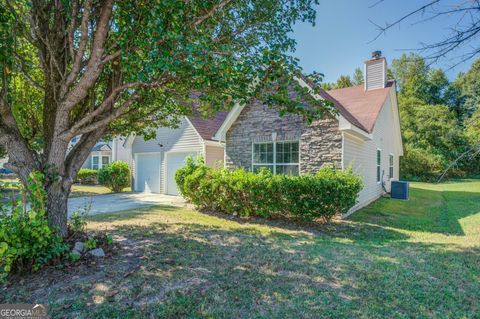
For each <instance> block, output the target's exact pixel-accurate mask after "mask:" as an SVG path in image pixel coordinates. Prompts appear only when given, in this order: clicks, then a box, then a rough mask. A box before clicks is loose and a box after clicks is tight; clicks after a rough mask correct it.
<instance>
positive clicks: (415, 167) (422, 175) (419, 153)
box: [400, 147, 447, 181]
mask: <svg viewBox="0 0 480 319" xmlns="http://www.w3.org/2000/svg"><path fill="white" fill-rule="evenodd" d="M446 167H447V163H446V161H445V159H444V158H443V157H442V156H441V155H434V154H432V153H430V152H428V151H426V150H424V149H419V148H410V147H406V148H405V155H404V156H402V157H401V158H400V172H401V175H402V178H405V179H408V180H421V181H434V180H436V179H438V178H439V177H440V175H441V174H442V172H443V171H444V170H445V169H446Z"/></svg>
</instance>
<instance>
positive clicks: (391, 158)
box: [388, 154, 393, 179]
mask: <svg viewBox="0 0 480 319" xmlns="http://www.w3.org/2000/svg"><path fill="white" fill-rule="evenodd" d="M388 177H389V178H390V179H392V178H393V154H390V156H389V166H388Z"/></svg>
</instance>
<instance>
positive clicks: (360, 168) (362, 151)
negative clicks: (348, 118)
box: [343, 99, 399, 211]
mask: <svg viewBox="0 0 480 319" xmlns="http://www.w3.org/2000/svg"><path fill="white" fill-rule="evenodd" d="M391 107H392V106H391V102H390V99H387V101H386V102H385V104H384V106H383V108H382V110H381V111H380V114H379V115H378V119H377V121H376V125H375V128H374V130H373V132H372V136H373V139H372V140H367V141H365V140H362V139H360V138H358V137H356V136H353V135H351V134H349V133H344V134H343V165H344V167H345V168H346V167H349V166H351V167H352V168H353V171H354V172H355V173H356V174H358V175H360V176H361V177H362V179H363V183H364V188H363V189H362V190H361V191H360V194H359V198H358V204H357V205H356V206H355V207H354V208H353V209H352V210H351V211H355V210H357V209H359V208H361V207H363V206H365V205H367V204H369V203H370V202H372V201H373V200H375V199H377V198H378V197H380V196H381V195H382V194H383V192H384V190H383V188H382V184H381V183H377V160H376V155H377V149H380V150H381V154H380V155H381V159H380V176H382V173H383V172H384V174H383V175H385V178H384V180H385V186H386V188H387V190H389V189H390V182H389V179H388V178H387V176H386V175H387V174H388V172H389V169H390V167H389V163H390V159H389V156H390V154H393V155H394V156H393V164H394V165H393V177H392V179H398V178H399V169H398V167H399V165H398V164H399V156H398V155H397V154H398V152H397V151H396V149H395V147H397V146H396V144H397V139H398V136H396V134H397V133H396V130H395V129H393V128H394V127H395V124H394V120H393V112H392V109H391Z"/></svg>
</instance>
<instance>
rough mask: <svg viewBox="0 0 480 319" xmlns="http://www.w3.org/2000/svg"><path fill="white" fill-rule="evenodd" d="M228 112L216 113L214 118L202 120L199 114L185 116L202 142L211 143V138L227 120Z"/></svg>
mask: <svg viewBox="0 0 480 319" xmlns="http://www.w3.org/2000/svg"><path fill="white" fill-rule="evenodd" d="M227 115H228V112H226V111H221V112H217V113H216V114H215V116H212V117H210V118H203V117H202V116H201V115H200V114H197V115H190V116H187V118H188V120H189V121H190V123H192V125H193V127H194V128H195V130H196V131H197V132H198V134H200V137H202V138H203V139H204V140H210V141H213V136H214V135H215V133H216V132H217V131H218V129H219V128H220V126H222V124H223V122H224V121H225V119H226V118H227Z"/></svg>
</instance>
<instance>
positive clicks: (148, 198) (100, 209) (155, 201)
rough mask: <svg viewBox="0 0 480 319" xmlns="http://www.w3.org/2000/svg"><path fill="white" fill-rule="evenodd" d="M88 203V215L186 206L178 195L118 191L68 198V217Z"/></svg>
mask: <svg viewBox="0 0 480 319" xmlns="http://www.w3.org/2000/svg"><path fill="white" fill-rule="evenodd" d="M89 205H91V206H90V210H89V215H96V214H103V213H114V212H119V211H123V210H130V209H135V208H141V207H147V206H154V205H170V206H178V207H186V206H187V204H186V202H185V200H184V199H183V198H182V197H180V196H170V195H162V194H149V193H118V194H107V195H96V196H89V197H78V198H70V199H69V200H68V216H69V217H70V216H71V214H72V213H73V212H75V211H78V210H82V209H84V208H85V207H88V206H89Z"/></svg>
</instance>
